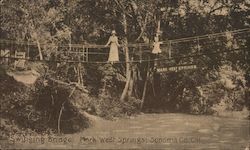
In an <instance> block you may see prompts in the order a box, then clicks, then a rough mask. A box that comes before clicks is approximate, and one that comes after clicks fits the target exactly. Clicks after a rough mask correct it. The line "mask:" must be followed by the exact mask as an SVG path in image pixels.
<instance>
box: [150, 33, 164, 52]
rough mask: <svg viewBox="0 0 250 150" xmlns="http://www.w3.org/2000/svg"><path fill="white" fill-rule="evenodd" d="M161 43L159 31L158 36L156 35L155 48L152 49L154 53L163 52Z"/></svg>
mask: <svg viewBox="0 0 250 150" xmlns="http://www.w3.org/2000/svg"><path fill="white" fill-rule="evenodd" d="M160 44H162V42H160V41H159V34H158V33H157V34H156V36H155V37H154V48H153V51H152V53H153V54H156V55H157V54H160V53H161V48H160Z"/></svg>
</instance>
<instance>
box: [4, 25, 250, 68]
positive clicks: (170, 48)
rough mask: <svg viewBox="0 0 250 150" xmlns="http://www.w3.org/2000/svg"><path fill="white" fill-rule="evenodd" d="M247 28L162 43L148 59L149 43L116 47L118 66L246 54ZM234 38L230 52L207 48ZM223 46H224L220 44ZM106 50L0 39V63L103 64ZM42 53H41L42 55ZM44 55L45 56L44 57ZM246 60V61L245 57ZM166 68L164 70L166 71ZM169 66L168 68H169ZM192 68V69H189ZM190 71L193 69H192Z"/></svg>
mask: <svg viewBox="0 0 250 150" xmlns="http://www.w3.org/2000/svg"><path fill="white" fill-rule="evenodd" d="M249 32H250V28H245V29H239V30H234V31H227V32H220V33H214V34H206V35H202V36H193V37H187V38H180V39H173V40H167V41H162V42H161V43H162V44H161V49H162V53H161V54H160V55H159V56H158V57H157V58H154V57H152V53H151V51H152V48H153V44H150V43H134V44H132V43H129V44H127V45H122V46H121V47H119V56H120V61H118V62H116V63H118V64H125V63H144V62H154V63H157V67H158V69H157V70H158V71H159V72H166V71H171V70H172V71H173V70H176V69H174V67H175V68H177V70H178V68H185V67H182V66H181V65H180V64H183V66H190V65H191V66H192V65H195V64H196V63H197V62H195V59H197V58H199V57H203V56H207V55H214V54H218V53H219V54H225V53H232V52H237V51H241V52H243V53H244V54H245V53H247V50H246V47H244V46H243V47H242V46H240V45H244V43H245V42H246V41H245V40H242V37H249ZM228 34H230V35H231V36H233V37H235V38H236V39H237V40H238V41H237V42H238V43H237V45H236V46H232V48H230V49H225V50H223V49H222V50H221V49H220V50H216V51H210V48H211V45H214V46H223V42H222V41H225V40H227V35H228ZM125 47H128V48H129V58H130V59H125ZM224 47H225V45H224ZM108 51H109V48H108V47H105V45H96V44H93V45H92V44H67V45H62V44H60V45H55V44H48V43H38V42H29V41H13V40H6V39H0V58H1V59H0V63H2V64H3V63H7V64H11V63H13V61H14V64H15V65H14V66H18V64H19V65H20V64H22V65H21V66H23V65H24V62H25V61H44V62H57V63H60V62H66V63H81V64H107V63H110V62H108V61H107V58H108V54H109V52H108ZM43 52H44V54H43ZM45 52H47V53H46V55H45ZM246 59H247V58H246ZM166 67H168V68H166ZM169 67H172V68H169ZM190 68H192V67H190ZM193 68H196V67H195V66H193Z"/></svg>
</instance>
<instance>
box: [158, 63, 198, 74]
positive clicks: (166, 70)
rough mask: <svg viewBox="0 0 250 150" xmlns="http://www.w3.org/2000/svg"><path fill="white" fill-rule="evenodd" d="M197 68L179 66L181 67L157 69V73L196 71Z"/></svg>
mask: <svg viewBox="0 0 250 150" xmlns="http://www.w3.org/2000/svg"><path fill="white" fill-rule="evenodd" d="M196 68H197V66H196V65H194V64H191V65H190V64H189V65H179V66H171V67H164V68H157V72H159V73H164V72H171V71H181V70H192V69H196Z"/></svg>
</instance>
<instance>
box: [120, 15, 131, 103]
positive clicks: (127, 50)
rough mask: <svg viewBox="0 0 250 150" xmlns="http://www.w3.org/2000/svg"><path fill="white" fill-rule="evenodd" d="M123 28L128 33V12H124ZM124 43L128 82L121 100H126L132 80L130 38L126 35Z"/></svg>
mask: <svg viewBox="0 0 250 150" xmlns="http://www.w3.org/2000/svg"><path fill="white" fill-rule="evenodd" d="M123 28H124V33H125V35H127V32H128V31H127V18H126V14H125V13H124V14H123ZM124 45H125V60H126V84H125V87H124V89H123V92H122V95H121V98H120V100H121V101H124V100H125V98H126V97H127V94H128V89H129V82H130V80H131V67H130V63H129V49H128V39H127V37H126V36H125V37H124Z"/></svg>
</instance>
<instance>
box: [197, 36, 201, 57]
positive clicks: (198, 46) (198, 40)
mask: <svg viewBox="0 0 250 150" xmlns="http://www.w3.org/2000/svg"><path fill="white" fill-rule="evenodd" d="M197 43H198V45H197V48H198V53H200V51H201V48H200V39H199V37H198V38H197Z"/></svg>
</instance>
